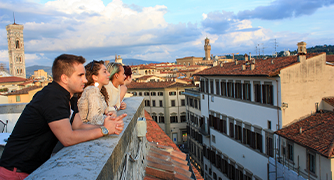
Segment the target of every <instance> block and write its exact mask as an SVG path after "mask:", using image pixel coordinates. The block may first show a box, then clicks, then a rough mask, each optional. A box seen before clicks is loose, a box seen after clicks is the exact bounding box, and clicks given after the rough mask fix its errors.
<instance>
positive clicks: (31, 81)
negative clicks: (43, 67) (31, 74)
mask: <svg viewBox="0 0 334 180" xmlns="http://www.w3.org/2000/svg"><path fill="white" fill-rule="evenodd" d="M33 82H34V80H28V81H26V82H24V83H21V84H18V85H19V86H25V85H27V84H31V83H33Z"/></svg>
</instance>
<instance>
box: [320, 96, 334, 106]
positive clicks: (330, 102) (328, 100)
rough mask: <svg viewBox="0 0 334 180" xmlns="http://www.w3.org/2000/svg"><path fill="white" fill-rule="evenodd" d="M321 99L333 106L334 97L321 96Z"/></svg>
mask: <svg viewBox="0 0 334 180" xmlns="http://www.w3.org/2000/svg"><path fill="white" fill-rule="evenodd" d="M322 100H323V101H325V102H326V103H328V104H329V105H331V106H334V97H327V98H322Z"/></svg>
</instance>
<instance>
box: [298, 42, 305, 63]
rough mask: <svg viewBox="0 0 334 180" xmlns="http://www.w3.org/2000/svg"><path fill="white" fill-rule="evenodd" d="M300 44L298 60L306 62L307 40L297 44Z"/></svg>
mask: <svg viewBox="0 0 334 180" xmlns="http://www.w3.org/2000/svg"><path fill="white" fill-rule="evenodd" d="M297 46H298V51H297V52H298V62H301V63H303V62H305V61H306V53H307V52H306V43H305V42H303V41H302V42H299V43H298V44H297Z"/></svg>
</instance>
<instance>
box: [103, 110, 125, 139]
mask: <svg viewBox="0 0 334 180" xmlns="http://www.w3.org/2000/svg"><path fill="white" fill-rule="evenodd" d="M126 116H127V114H122V115H120V116H118V117H116V118H114V117H111V116H108V117H106V118H105V119H104V123H103V126H104V127H106V128H107V129H108V131H109V134H117V135H119V134H120V133H121V132H122V131H123V129H124V122H123V118H124V117H126Z"/></svg>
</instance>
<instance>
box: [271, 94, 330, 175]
mask: <svg viewBox="0 0 334 180" xmlns="http://www.w3.org/2000/svg"><path fill="white" fill-rule="evenodd" d="M330 100H331V101H332V102H334V98H331V99H330ZM333 108H334V103H333V104H332V106H331V111H320V112H318V113H315V114H313V115H311V116H309V117H307V118H305V119H302V120H301V121H298V122H296V123H294V124H292V125H289V126H287V127H285V128H283V129H280V130H278V131H276V132H275V134H277V135H279V136H280V137H281V141H282V152H283V158H281V159H280V162H281V163H282V164H285V165H286V166H287V165H288V166H287V167H290V169H293V170H295V172H296V174H299V175H300V176H303V177H304V178H305V179H312V180H313V179H317V180H320V179H333V178H334V175H333V171H334V154H333V152H334V149H333V148H334V147H333V137H334V131H333V127H334V112H333ZM298 166H299V169H298ZM274 168H275V166H274V164H273V165H271V169H272V170H274ZM273 175H274V174H273ZM278 176H281V177H282V176H284V174H278ZM284 177H285V178H286V179H293V178H289V177H287V176H286V175H285V176H284ZM271 179H274V178H271Z"/></svg>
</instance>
